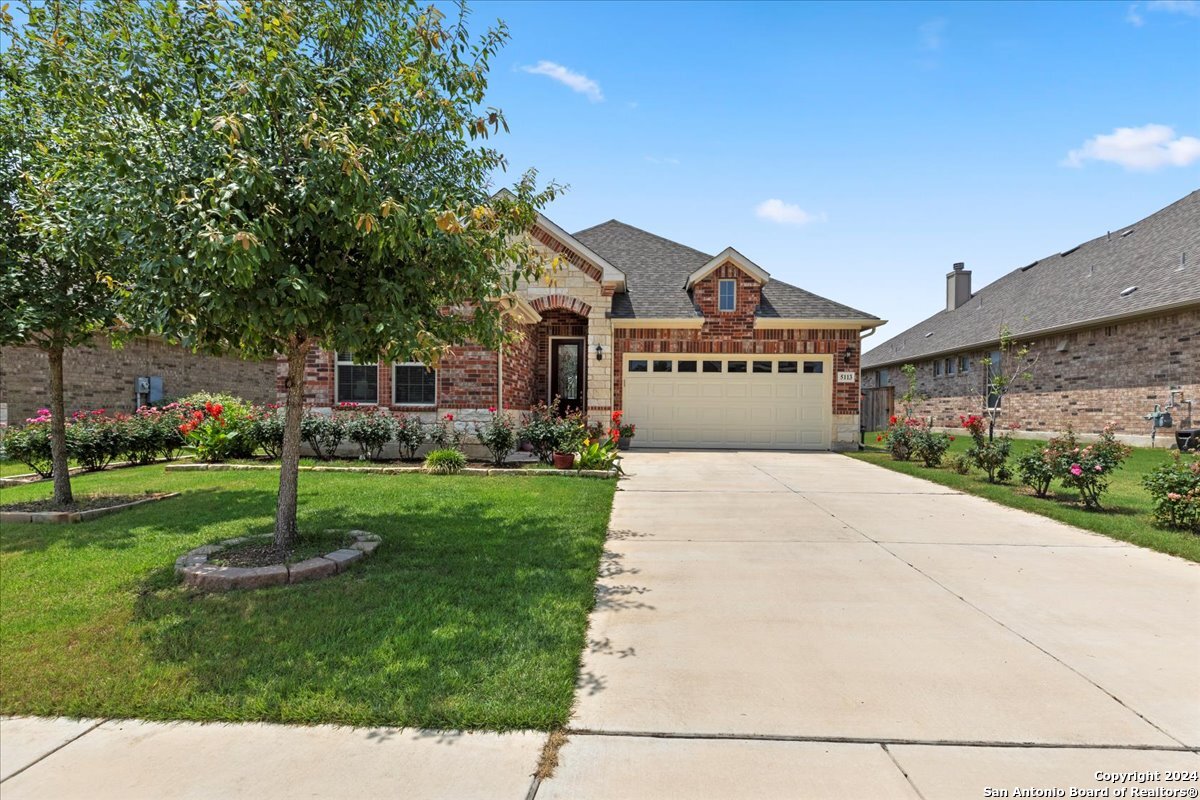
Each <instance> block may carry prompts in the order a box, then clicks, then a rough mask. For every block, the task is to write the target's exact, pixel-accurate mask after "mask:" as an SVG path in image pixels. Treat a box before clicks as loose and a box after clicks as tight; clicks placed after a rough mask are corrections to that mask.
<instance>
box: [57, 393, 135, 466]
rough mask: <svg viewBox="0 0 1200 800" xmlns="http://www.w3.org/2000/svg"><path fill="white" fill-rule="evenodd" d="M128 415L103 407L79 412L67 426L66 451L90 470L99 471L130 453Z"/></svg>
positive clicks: (73, 415)
mask: <svg viewBox="0 0 1200 800" xmlns="http://www.w3.org/2000/svg"><path fill="white" fill-rule="evenodd" d="M128 420H129V417H128V416H125V415H122V416H118V417H109V416H106V415H105V413H104V409H102V408H101V409H96V410H95V411H76V412H75V413H74V414H72V415H71V423H70V424H69V425H67V453H68V455H70V457H71V458H73V459H75V462H76V463H77V464H79V466H81V467H83V468H84V470H86V471H88V472H99V471H100V470H102V469H104V468H105V467H107V466H108V465H109V464H111V463H112V462H113V461H114V460H116V459H117V458H118V457H120V456H122V455H124V454H125V453H127V452H129V443H130V440H129V423H128Z"/></svg>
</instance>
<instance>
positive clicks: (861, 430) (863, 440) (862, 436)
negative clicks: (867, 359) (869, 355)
mask: <svg viewBox="0 0 1200 800" xmlns="http://www.w3.org/2000/svg"><path fill="white" fill-rule="evenodd" d="M877 330H879V326H878V325H876V326H875V327H874V328H871V329H869V330H867V331H866V332H863V331H859V332H858V449H859V450H866V449H867V429H866V428H865V427H863V422H862V401H863V390H862V356H863V354H862V340H863V339H866V338H867V337H868V336H874V335H875V331H877Z"/></svg>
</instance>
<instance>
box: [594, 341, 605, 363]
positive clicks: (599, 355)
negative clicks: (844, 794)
mask: <svg viewBox="0 0 1200 800" xmlns="http://www.w3.org/2000/svg"><path fill="white" fill-rule="evenodd" d="M596 360H597V361H603V360H604V345H602V344H598V345H596Z"/></svg>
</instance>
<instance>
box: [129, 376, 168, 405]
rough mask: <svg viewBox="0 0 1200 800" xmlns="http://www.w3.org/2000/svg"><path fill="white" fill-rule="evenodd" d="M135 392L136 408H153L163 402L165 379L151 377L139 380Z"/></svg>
mask: <svg viewBox="0 0 1200 800" xmlns="http://www.w3.org/2000/svg"><path fill="white" fill-rule="evenodd" d="M135 383H136V387H135V390H134V394H135V397H134V406H135V407H136V408H141V407H142V406H152V405H155V404H157V403H160V402H162V399H163V379H162V376H161V375H149V376H144V377H139V378H138V379H137V381H136V382H135Z"/></svg>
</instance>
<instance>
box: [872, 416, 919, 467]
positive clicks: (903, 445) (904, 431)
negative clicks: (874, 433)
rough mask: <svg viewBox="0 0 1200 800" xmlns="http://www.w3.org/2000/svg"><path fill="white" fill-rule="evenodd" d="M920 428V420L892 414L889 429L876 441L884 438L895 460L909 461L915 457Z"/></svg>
mask: <svg viewBox="0 0 1200 800" xmlns="http://www.w3.org/2000/svg"><path fill="white" fill-rule="evenodd" d="M920 428H921V422H920V420H917V419H913V418H907V419H904V418H901V417H897V416H895V415H892V417H891V418H890V419H888V429H887V430H886V431H884V432H883V435H882V436H880V437H879V438H878V439H876V441H879V440H882V441H884V442H885V443H886V446H887V449H888V452H889V453H891V454H892V460H893V461H909V460H911V459H912V457H913V446H914V444H915V441H914V440H915V439H916V436H917V432H918V430H919V429H920Z"/></svg>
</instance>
